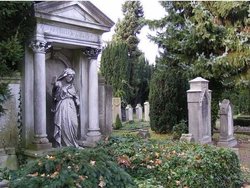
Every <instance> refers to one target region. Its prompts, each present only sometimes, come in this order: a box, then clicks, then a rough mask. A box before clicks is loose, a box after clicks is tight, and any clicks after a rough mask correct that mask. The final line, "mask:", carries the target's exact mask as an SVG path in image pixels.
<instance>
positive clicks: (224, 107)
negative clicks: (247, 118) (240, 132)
mask: <svg viewBox="0 0 250 188" xmlns="http://www.w3.org/2000/svg"><path fill="white" fill-rule="evenodd" d="M217 145H218V146H225V147H234V146H236V145H237V140H236V139H235V138H234V126H233V110H232V106H231V103H230V101H229V100H228V99H224V100H223V101H222V103H221V104H220V139H219V142H218V143H217Z"/></svg>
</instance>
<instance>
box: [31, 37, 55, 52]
mask: <svg viewBox="0 0 250 188" xmlns="http://www.w3.org/2000/svg"><path fill="white" fill-rule="evenodd" d="M29 47H30V48H31V49H32V50H33V52H37V53H45V52H46V50H48V49H49V48H50V47H51V44H50V43H47V42H46V41H39V40H33V41H31V42H30V45H29Z"/></svg>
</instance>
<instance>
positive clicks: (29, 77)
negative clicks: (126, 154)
mask: <svg viewBox="0 0 250 188" xmlns="http://www.w3.org/2000/svg"><path fill="white" fill-rule="evenodd" d="M34 9H35V10H34V13H35V14H34V15H35V20H36V26H35V30H34V36H33V38H31V40H30V43H29V45H27V46H26V49H25V63H24V74H23V79H22V80H23V83H22V84H23V96H24V97H23V125H24V129H23V140H24V141H25V147H26V148H32V149H35V150H40V149H47V148H51V142H52V143H53V133H54V129H55V127H54V126H53V125H54V118H53V116H54V114H53V112H51V108H52V101H53V98H52V87H53V85H51V81H52V80H53V77H54V76H59V75H60V74H61V73H62V71H63V70H65V69H66V68H71V69H73V70H74V71H75V80H74V84H75V88H76V91H77V94H78V95H79V116H78V122H79V129H78V133H77V134H78V135H77V136H78V140H79V143H81V142H85V141H86V142H96V141H98V140H99V139H100V138H101V132H100V125H99V105H98V103H99V96H98V93H99V92H98V73H97V56H98V54H99V52H100V48H101V35H102V34H103V33H104V32H108V31H110V28H111V27H112V26H113V25H114V23H113V22H112V21H111V20H110V19H109V18H108V17H107V16H106V15H104V14H103V13H102V12H101V11H100V10H99V9H98V8H96V7H95V6H94V5H93V4H92V3H91V2H90V1H55V2H53V1H46V2H36V3H35V4H34Z"/></svg>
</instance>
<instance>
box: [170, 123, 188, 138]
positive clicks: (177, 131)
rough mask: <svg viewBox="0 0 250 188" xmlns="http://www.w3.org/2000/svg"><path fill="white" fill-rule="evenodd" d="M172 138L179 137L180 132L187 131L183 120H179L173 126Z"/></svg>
mask: <svg viewBox="0 0 250 188" xmlns="http://www.w3.org/2000/svg"><path fill="white" fill-rule="evenodd" d="M172 132H173V139H180V137H181V135H182V134H185V133H188V126H187V124H186V121H185V120H181V121H180V123H178V124H176V125H175V126H174V127H173V131H172Z"/></svg>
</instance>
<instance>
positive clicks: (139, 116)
mask: <svg viewBox="0 0 250 188" xmlns="http://www.w3.org/2000/svg"><path fill="white" fill-rule="evenodd" d="M135 112H136V119H137V121H142V106H141V104H137V105H136V107H135Z"/></svg>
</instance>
